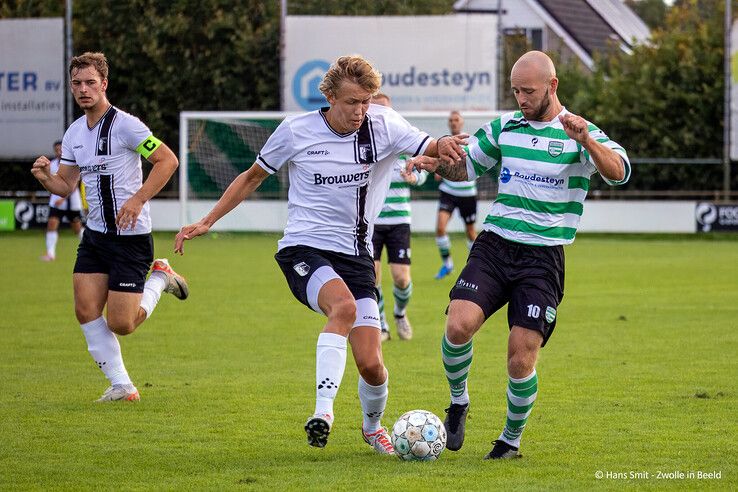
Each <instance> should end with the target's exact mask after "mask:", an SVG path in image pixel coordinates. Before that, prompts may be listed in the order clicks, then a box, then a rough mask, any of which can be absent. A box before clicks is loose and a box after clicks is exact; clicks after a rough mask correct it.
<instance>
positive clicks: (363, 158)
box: [359, 144, 373, 162]
mask: <svg viewBox="0 0 738 492" xmlns="http://www.w3.org/2000/svg"><path fill="white" fill-rule="evenodd" d="M372 157H373V156H372V146H371V145H370V144H359V161H360V162H368V161H371V160H372Z"/></svg>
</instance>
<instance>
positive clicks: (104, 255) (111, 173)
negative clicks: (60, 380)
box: [31, 52, 188, 402]
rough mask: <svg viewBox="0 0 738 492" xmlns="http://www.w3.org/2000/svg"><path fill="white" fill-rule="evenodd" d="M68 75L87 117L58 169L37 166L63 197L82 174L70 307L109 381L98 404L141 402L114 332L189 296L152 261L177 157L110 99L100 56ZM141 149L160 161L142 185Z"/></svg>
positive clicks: (70, 134) (72, 131) (82, 61)
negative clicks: (160, 207)
mask: <svg viewBox="0 0 738 492" xmlns="http://www.w3.org/2000/svg"><path fill="white" fill-rule="evenodd" d="M69 77H70V84H71V91H72V94H73V95H74V99H75V101H76V102H77V104H78V105H79V107H80V108H81V109H82V110H83V111H84V113H85V114H84V116H82V117H81V118H79V119H78V120H76V121H75V122H74V123H72V125H71V126H70V127H69V129H67V131H66V133H65V134H64V138H63V140H62V154H61V164H60V166H59V169H58V171H57V172H56V173H52V172H51V169H50V162H49V160H48V159H47V158H46V157H43V156H42V157H39V158H38V159H36V162H34V163H33V168H32V170H31V172H32V173H33V175H34V176H35V177H36V179H38V180H39V182H41V184H42V185H43V186H44V188H46V189H47V190H49V191H50V192H51V193H53V194H55V195H59V196H61V197H66V196H68V195H69V194H70V193H72V192H73V191H74V190H75V189H76V188H77V183H78V181H79V179H80V176H81V178H82V181H83V182H84V184H85V188H86V194H87V203H88V205H89V213H88V216H87V227H86V229H85V232H84V235H83V238H82V242H81V243H80V245H79V248H78V250H77V261H76V263H75V265H74V274H73V283H74V310H75V313H76V315H77V320H78V321H79V323H80V325H81V327H82V331H83V333H84V336H85V340H86V341H87V348H88V351H89V352H90V355H92V358H93V359H94V361H95V364H97V366H98V367H99V368H100V370H102V372H103V374H104V375H105V377H106V378H107V379H108V380H109V381H110V386H109V387H108V389H107V390H106V391H105V392H104V393H103V395H102V396H101V397H100V398H99V399H98V400H97V401H100V402H103V401H135V400H139V399H140V395H139V392H138V389H136V387H135V385H134V384H133V382H132V381H131V378H130V377H129V375H128V371H127V370H126V367H125V365H124V363H123V356H122V354H121V350H120V345H119V343H118V339H117V338H116V335H128V334H130V333H133V331H134V330H135V329H136V328H137V327H138V326H139V325H140V324H141V323H143V322H144V321H145V320H146V319H147V318H148V317H149V316H150V315H151V313H152V312H153V310H154V307H155V306H156V304H157V303H158V302H159V298H160V297H161V294H162V292H168V293H171V294H173V295H174V296H175V297H177V298H179V299H185V298H186V297H187V294H188V289H187V284H186V282H185V280H184V279H183V278H182V277H181V276H179V275H177V274H176V273H175V272H174V270H172V268H171V267H170V266H169V264H168V262H167V261H166V259H159V260H156V261H153V259H154V258H153V254H154V243H153V239H152V237H151V218H150V217H149V205H148V201H149V200H150V199H151V198H152V197H153V196H154V195H155V194H156V193H158V192H159V190H161V188H162V187H163V186H164V185H165V184H166V183H167V181H168V180H169V178H171V176H172V174H173V173H174V171H175V169H176V168H177V165H178V162H177V157H176V156H175V155H174V153H172V151H171V150H169V147H167V146H166V145H165V144H163V143H162V142H161V141H160V140H159V139H157V138H156V137H154V136H153V135H152V134H151V131H150V130H149V129H148V128H147V127H146V125H144V124H143V123H142V122H141V121H140V120H139V119H138V118H136V117H134V116H131V115H130V114H128V113H125V112H124V111H121V110H119V109H118V108H116V107H114V106H112V105H111V104H110V102H108V98H107V96H106V89H107V87H108V63H107V60H106V58H105V55H104V54H102V53H89V52H87V53H84V54H82V55H80V56H77V57H74V58H73V59H72V60H71V62H70V64H69ZM140 156H143V157H145V158H146V159H148V160H149V162H151V163H152V164H153V166H154V167H153V169H152V171H151V173H150V174H149V177H148V178H147V179H146V181H145V182H142V171H141V159H140ZM152 261H153V264H152ZM149 268H151V269H152V273H151V275H150V276H149V278H148V280H147V279H146V274H147V273H148V271H149ZM106 306H107V319H106V318H105V317H104V316H103V310H105V308H106Z"/></svg>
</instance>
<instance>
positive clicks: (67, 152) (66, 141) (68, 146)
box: [59, 130, 77, 166]
mask: <svg viewBox="0 0 738 492" xmlns="http://www.w3.org/2000/svg"><path fill="white" fill-rule="evenodd" d="M71 140H72V138H71V137H70V136H69V130H67V131H66V132H64V137H63V138H62V155H61V159H59V164H65V165H67V166H76V165H77V159H76V158H75V157H74V146H73V145H72V142H71Z"/></svg>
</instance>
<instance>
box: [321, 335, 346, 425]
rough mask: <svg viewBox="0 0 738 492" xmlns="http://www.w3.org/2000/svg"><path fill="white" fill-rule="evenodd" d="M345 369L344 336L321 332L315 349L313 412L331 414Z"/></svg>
mask: <svg viewBox="0 0 738 492" xmlns="http://www.w3.org/2000/svg"><path fill="white" fill-rule="evenodd" d="M344 369H346V337H342V336H341V335H337V334H336V333H321V334H320V335H319V336H318V346H317V349H316V351H315V388H316V390H315V413H327V414H328V415H331V416H333V400H335V399H336V394H337V393H338V387H339V386H341V379H343V371H344Z"/></svg>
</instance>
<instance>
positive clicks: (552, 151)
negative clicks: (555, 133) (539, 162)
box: [548, 140, 564, 157]
mask: <svg viewBox="0 0 738 492" xmlns="http://www.w3.org/2000/svg"><path fill="white" fill-rule="evenodd" d="M563 151H564V142H559V141H558V140H552V141H551V142H548V155H550V156H551V157H558V156H560V155H561V153H562V152H563Z"/></svg>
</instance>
